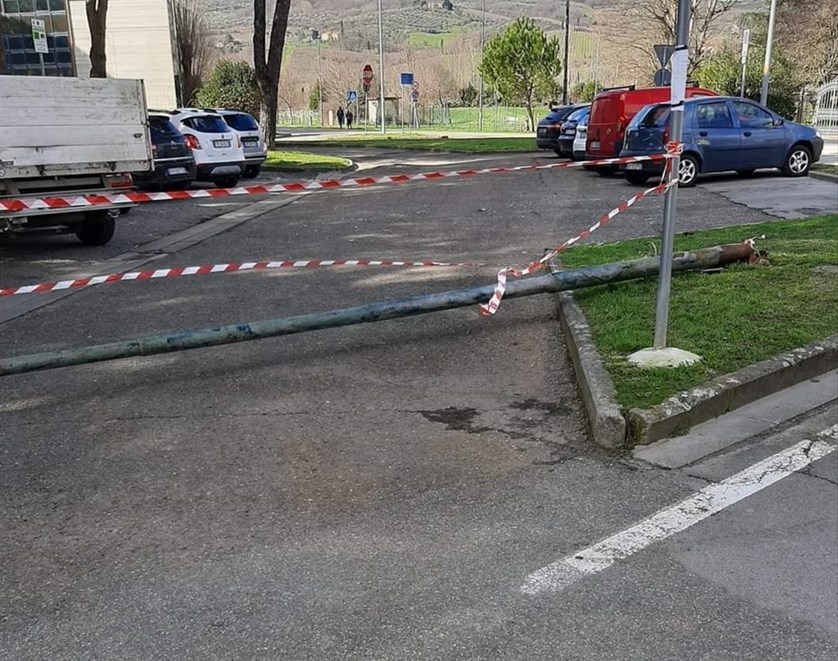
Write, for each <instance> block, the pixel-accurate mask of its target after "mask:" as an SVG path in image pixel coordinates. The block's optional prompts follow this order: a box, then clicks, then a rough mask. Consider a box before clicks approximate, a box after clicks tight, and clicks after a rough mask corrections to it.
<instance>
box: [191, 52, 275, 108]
mask: <svg viewBox="0 0 838 661" xmlns="http://www.w3.org/2000/svg"><path fill="white" fill-rule="evenodd" d="M195 100H196V101H197V103H198V105H200V106H202V107H206V108H235V109H236V110H244V111H245V112H249V113H250V114H251V115H253V116H254V117H257V118H258V117H259V87H258V85H257V84H256V72H255V71H254V70H253V67H251V66H250V65H249V64H248V63H247V62H232V61H230V60H221V61H220V62H219V63H218V64H216V65H215V70H214V71H213V72H212V75H211V76H210V77H209V79H208V80H207V82H206V84H205V85H204V86H203V87H202V88H201V89H200V90H198V93H197V94H196V95H195Z"/></svg>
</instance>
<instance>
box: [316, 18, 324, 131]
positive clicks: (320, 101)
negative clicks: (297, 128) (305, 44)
mask: <svg viewBox="0 0 838 661" xmlns="http://www.w3.org/2000/svg"><path fill="white" fill-rule="evenodd" d="M321 41H323V39H322V37H321V36H320V32H319V31H318V32H317V94H318V100H317V110H318V112H319V113H320V126H321V127H322V126H323V69H322V68H321V66H320V42H321Z"/></svg>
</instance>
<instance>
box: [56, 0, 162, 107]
mask: <svg viewBox="0 0 838 661" xmlns="http://www.w3.org/2000/svg"><path fill="white" fill-rule="evenodd" d="M84 4H85V3H84V0H70V2H69V5H70V24H71V28H72V31H73V43H74V51H75V52H74V56H75V59H76V71H77V74H78V76H79V77H81V78H86V77H88V76H89V75H90V57H89V55H88V53H89V52H90V30H89V29H88V27H87V14H86V13H85V9H84ZM106 34H107V37H106V46H107V57H108V76H109V77H112V78H137V79H141V80H142V81H143V82H144V83H145V92H146V99H147V101H148V107H149V108H157V109H163V110H165V109H171V108H174V107H176V105H177V101H176V95H175V75H174V65H173V62H174V60H173V55H172V42H171V38H170V33H169V10H168V2H167V0H110V3H109V5H108V18H107V33H106Z"/></svg>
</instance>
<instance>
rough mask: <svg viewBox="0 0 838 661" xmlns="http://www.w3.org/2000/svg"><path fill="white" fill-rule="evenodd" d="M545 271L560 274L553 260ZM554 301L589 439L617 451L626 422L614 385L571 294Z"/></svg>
mask: <svg viewBox="0 0 838 661" xmlns="http://www.w3.org/2000/svg"><path fill="white" fill-rule="evenodd" d="M548 267H549V269H550V272H551V273H553V272H555V271H557V270H559V269H558V267H557V266H556V265H555V264H554V263H553V261H552V260H550V262H548ZM555 298H556V304H557V306H558V309H559V319H560V320H561V325H562V332H563V333H564V336H565V341H566V342H567V352H568V354H569V355H570V361H571V363H572V364H573V371H574V372H575V373H576V381H577V383H578V384H579V392H580V393H581V395H582V402H583V404H584V406H585V413H586V415H587V418H588V427H589V429H590V432H591V438H592V439H593V441H594V442H595V443H597V444H599V445H602V446H604V447H607V448H619V447H621V446H622V445H624V444H625V441H626V420H625V418H624V417H623V414H622V411H621V410H620V407H619V405H618V404H617V399H616V395H615V391H614V383H613V382H612V381H611V377H610V376H609V374H608V372H607V370H606V369H605V367H604V365H603V364H602V360H601V359H600V357H599V351H598V350H597V348H596V344H594V340H593V338H592V337H591V330H590V328H589V327H588V321H587V319H585V315H584V314H583V313H582V310H581V309H580V308H579V306H578V305H577V304H576V300H575V299H574V298H573V293H572V292H557V293H556V294H555Z"/></svg>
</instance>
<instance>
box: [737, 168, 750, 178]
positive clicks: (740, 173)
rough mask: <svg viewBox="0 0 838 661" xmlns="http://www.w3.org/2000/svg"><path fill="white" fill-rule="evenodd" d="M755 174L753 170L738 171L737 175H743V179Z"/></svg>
mask: <svg viewBox="0 0 838 661" xmlns="http://www.w3.org/2000/svg"><path fill="white" fill-rule="evenodd" d="M753 173H754V170H753V169H749V170H737V171H736V174H739V175H742V176H743V177H750V176H751V175H752V174H753Z"/></svg>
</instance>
